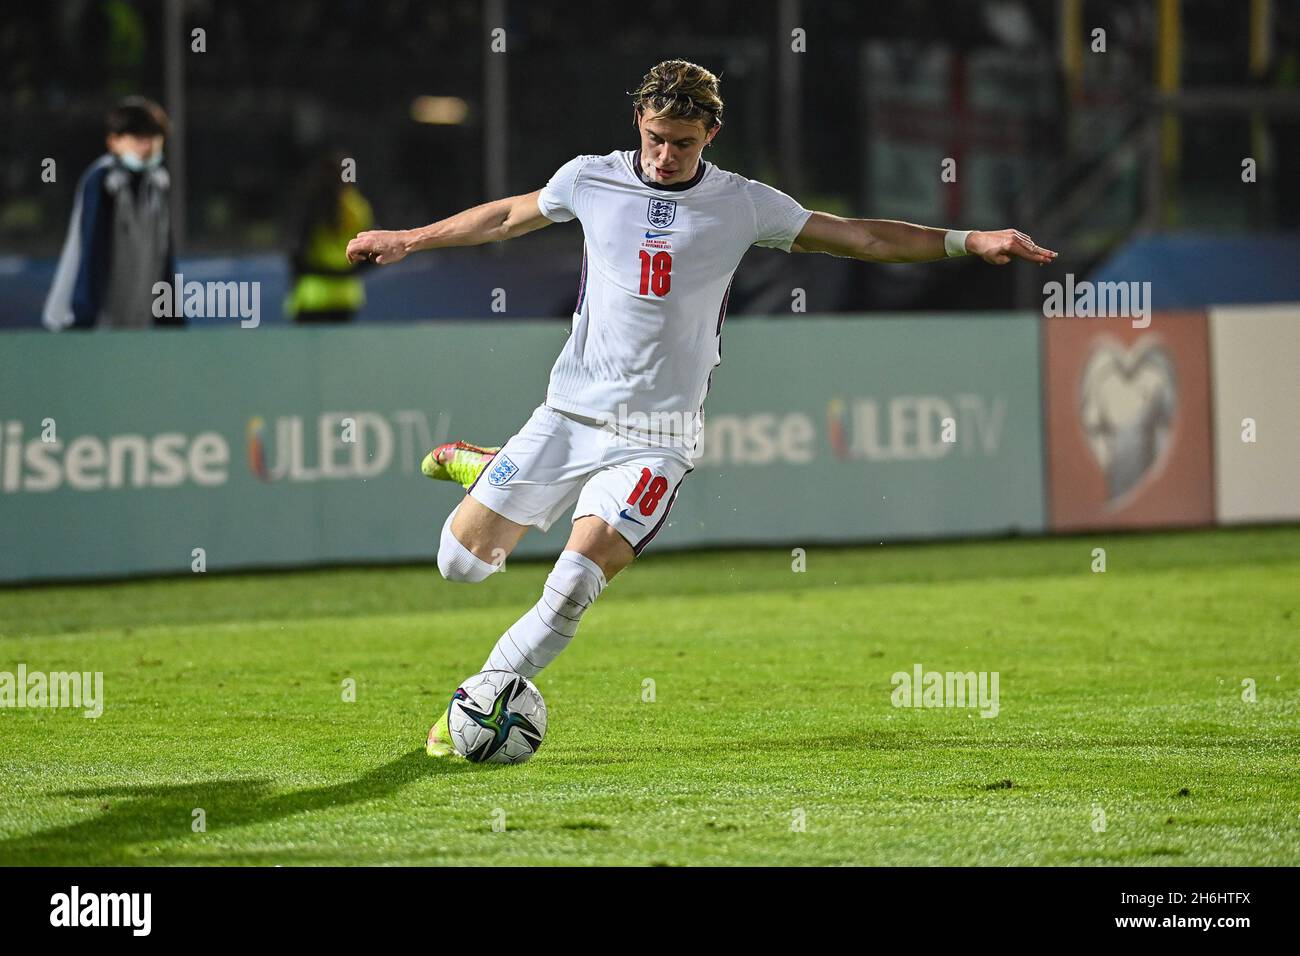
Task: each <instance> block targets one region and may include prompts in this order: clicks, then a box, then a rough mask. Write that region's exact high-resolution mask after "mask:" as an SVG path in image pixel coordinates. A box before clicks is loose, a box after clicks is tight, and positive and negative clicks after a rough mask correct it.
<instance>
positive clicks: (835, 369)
mask: <svg viewBox="0 0 1300 956" xmlns="http://www.w3.org/2000/svg"><path fill="white" fill-rule="evenodd" d="M1298 320H1300V308H1297V307H1295V306H1291V307H1280V308H1276V309H1264V308H1258V307H1252V308H1249V309H1237V310H1215V312H1214V313H1213V314H1212V315H1211V316H1210V318H1209V319H1208V320H1207V317H1206V316H1205V315H1204V314H1203V313H1199V312H1197V313H1178V314H1171V313H1157V315H1156V316H1155V320H1154V321H1153V322H1152V323H1151V325H1150V327H1149V328H1147V329H1134V328H1132V325H1131V323H1129V322H1127V321H1125V320H1112V319H1065V320H1063V319H1043V318H1041V317H1039V316H1036V315H1032V314H1029V313H1018V314H1005V315H1000V314H999V315H993V314H976V315H945V316H942V317H914V316H907V317H870V318H862V317H842V316H836V317H819V316H809V317H806V318H803V317H801V318H798V319H783V320H777V319H751V320H748V321H742V322H737V321H735V320H734V319H733V321H732V322H731V323H729V324H728V330H727V333H726V336H725V341H724V343H723V363H722V366H721V367H720V368H719V369H718V371H717V373H716V374H715V376H714V381H713V386H712V389H711V391H710V394H709V398H708V409H707V412H706V416H705V433H704V440H703V443H702V448H701V454H700V455H699V457H698V458H697V459H696V461H695V467H694V469H693V470H692V471H691V472H689V473H688V475H687V477H686V478H685V479H684V481H683V487H682V492H681V494H680V495H679V496H678V498H677V500H676V503H675V505H674V506H673V509H672V512H671V515H670V516H669V518H668V519H667V522H666V523H665V525H664V527H663V529H662V531H661V533H659V534H658V535H657V537H656V538H655V542H654V544H653V545H652V552H653V551H666V550H672V549H680V548H692V547H706V546H726V545H745V544H781V545H783V546H789V547H797V546H807V545H812V544H819V543H846V544H847V543H862V542H871V541H885V540H899V539H919V538H938V537H961V536H974V535H995V534H1005V533H1020V534H1038V533H1043V532H1044V531H1048V530H1062V531H1065V530H1076V529H1099V528H1110V527H1126V528H1127V527H1166V526H1174V525H1189V524H1193V525H1194V524H1205V523H1210V522H1211V521H1213V520H1214V516H1215V513H1216V512H1215V502H1216V500H1217V502H1218V509H1219V511H1218V513H1219V514H1220V515H1221V516H1222V519H1223V520H1225V521H1243V520H1276V519H1283V520H1286V519H1293V518H1296V517H1300V495H1298V494H1297V493H1296V475H1297V474H1300V469H1298V468H1297V467H1296V466H1297V462H1298V460H1300V435H1298V431H1297V428H1296V426H1295V424H1294V422H1293V421H1291V420H1290V419H1291V418H1292V417H1293V416H1294V413H1295V409H1296V408H1297V407H1298V406H1297V402H1296V388H1297V386H1296V376H1295V374H1294V360H1295V357H1296V355H1297V354H1300V344H1298V343H1297V329H1300V321H1298ZM567 333H568V330H567V327H566V326H565V325H563V324H560V323H556V324H551V323H538V322H531V321H525V322H517V321H478V322H465V323H459V322H452V323H448V322H437V323H420V324H411V325H394V326H386V327H379V326H358V327H351V328H331V329H312V328H303V329H292V328H259V329H248V330H241V329H238V328H237V327H232V328H231V329H229V330H208V331H202V332H188V333H166V332H160V333H134V334H133V333H90V334H80V335H77V334H64V335H57V336H55V335H48V334H44V333H28V332H15V333H11V334H9V335H6V336H4V338H3V339H0V341H2V342H3V343H4V346H5V347H4V349H3V350H2V351H0V528H3V546H0V580H3V581H27V580H41V579H59V578H93V577H119V576H127V575H134V574H143V573H151V574H157V573H163V574H166V573H177V574H179V573H189V572H192V571H195V570H198V569H204V570H208V571H218V570H230V569H254V568H265V567H283V566H306V565H318V564H328V563H349V562H363V563H364V562H387V561H431V560H432V559H433V557H434V555H435V553H436V550H437V542H438V535H439V531H440V529H441V527H442V523H443V520H444V518H445V516H446V514H447V513H448V511H449V510H450V509H451V508H452V507H454V506H455V504H456V502H457V501H458V500H459V498H460V492H459V490H458V489H457V488H455V487H454V486H452V485H448V484H444V483H438V484H434V483H431V482H429V481H428V480H427V479H425V478H423V477H422V476H421V475H420V473H419V462H420V459H421V458H422V457H423V455H424V454H425V452H426V451H427V450H428V449H429V448H430V447H432V446H434V445H435V444H438V443H440V442H442V441H445V440H450V439H453V438H458V437H464V438H467V439H469V440H472V441H477V442H490V443H496V442H501V441H504V440H505V439H506V438H508V437H509V436H510V435H511V434H513V433H514V432H515V431H516V430H517V429H518V428H519V427H520V426H521V425H522V424H523V423H524V421H525V420H526V419H527V418H528V416H529V414H530V413H531V412H532V410H533V408H535V407H536V406H537V405H538V404H540V403H541V402H542V401H543V400H544V397H545V393H546V382H547V377H548V374H549V371H550V366H551V363H552V361H553V359H554V356H555V355H556V354H558V352H559V350H560V348H561V347H562V346H563V344H564V341H565V338H566V335H567ZM1211 368H1213V371H1214V375H1213V376H1211V374H1210V372H1211ZM1212 383H1213V385H1214V387H1213V389H1212V388H1211V385H1212ZM1252 417H1253V418H1254V419H1256V420H1257V421H1258V422H1259V427H1260V436H1261V437H1260V439H1259V442H1258V443H1249V442H1246V441H1243V440H1242V438H1241V435H1242V431H1243V426H1242V420H1243V419H1246V418H1252ZM349 439H351V440H349ZM1049 492H1050V493H1049ZM568 527H569V522H568V521H567V520H561V521H557V522H556V524H555V525H554V526H553V527H552V528H551V530H550V531H549V532H547V533H546V534H541V533H539V532H537V531H533V532H530V533H529V534H528V535H526V536H525V537H524V539H523V541H522V542H521V544H520V546H519V548H518V549H517V550H516V552H515V554H516V555H518V556H520V557H530V556H542V555H553V554H555V553H557V552H558V551H559V550H560V549H561V548H562V547H563V544H564V541H565V540H566V536H567V534H568Z"/></svg>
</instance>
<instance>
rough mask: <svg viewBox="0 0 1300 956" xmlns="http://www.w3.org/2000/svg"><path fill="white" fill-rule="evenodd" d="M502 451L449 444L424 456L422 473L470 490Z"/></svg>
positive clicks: (460, 443)
mask: <svg viewBox="0 0 1300 956" xmlns="http://www.w3.org/2000/svg"><path fill="white" fill-rule="evenodd" d="M500 450H501V448H500V446H498V447H496V448H484V447H483V446H481V445H471V444H470V443H469V442H465V441H454V442H448V443H447V444H445V445H439V446H438V447H437V448H435V449H434V450H433V451H431V452H429V454H427V455H425V456H424V461H422V462H420V471H421V472H423V473H424V476H425V477H426V478H432V479H434V480H435V481H455V482H458V483H459V484H460V485H461V486H462V487H464V488H468V487H469V486H470V485H472V484H474V482H475V480H477V478H478V476H479V474H480V473H481V472H482V471H483V469H484V468H485V467H487V463H488V462H490V461H491V460H492V456H493V455H495V454H496V453H497V452H499V451H500Z"/></svg>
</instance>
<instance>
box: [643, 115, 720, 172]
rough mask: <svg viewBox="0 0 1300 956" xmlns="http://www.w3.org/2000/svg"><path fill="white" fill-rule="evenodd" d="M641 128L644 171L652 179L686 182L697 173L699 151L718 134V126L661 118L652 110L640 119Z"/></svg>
mask: <svg viewBox="0 0 1300 956" xmlns="http://www.w3.org/2000/svg"><path fill="white" fill-rule="evenodd" d="M637 127H638V128H639V129H640V130H641V172H642V173H643V174H644V175H645V177H646V179H649V180H650V181H651V182H656V183H663V184H664V185H665V186H668V185H672V184H673V183H682V182H686V181H687V180H688V179H690V178H691V177H692V176H694V175H695V167H696V165H697V164H698V163H699V161H700V153H701V152H703V150H704V147H705V145H706V144H707V143H710V142H712V140H713V137H714V136H716V135H718V131H717V129H713V130H710V131H709V132H708V133H705V131H704V124H703V123H702V122H699V121H696V122H693V123H687V122H683V121H682V120H674V119H660V118H656V117H655V116H654V115H653V114H648V115H644V116H642V117H641V118H640V119H639V120H638V121H637Z"/></svg>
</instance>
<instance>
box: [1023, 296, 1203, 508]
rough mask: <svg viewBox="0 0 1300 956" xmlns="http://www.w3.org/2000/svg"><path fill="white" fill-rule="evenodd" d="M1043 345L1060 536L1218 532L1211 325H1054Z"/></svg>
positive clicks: (1197, 320) (1183, 321)
mask: <svg viewBox="0 0 1300 956" xmlns="http://www.w3.org/2000/svg"><path fill="white" fill-rule="evenodd" d="M1043 341H1044V349H1045V371H1046V374H1045V376H1044V378H1045V386H1044V387H1045V389H1046V393H1047V395H1046V404H1047V454H1048V468H1047V476H1048V501H1049V513H1050V522H1049V524H1050V526H1051V528H1053V529H1054V530H1057V531H1073V530H1086V529H1090V528H1148V527H1161V526H1171V525H1202V524H1209V523H1210V522H1211V521H1213V518H1214V482H1213V468H1212V460H1211V437H1210V373H1209V338H1208V334H1207V322H1206V318H1205V315H1204V313H1201V312H1160V313H1156V314H1155V316H1154V317H1153V319H1152V321H1151V324H1150V326H1149V327H1148V328H1145V329H1138V328H1134V327H1133V322H1132V320H1131V319H1128V318H1058V319H1044V320H1043Z"/></svg>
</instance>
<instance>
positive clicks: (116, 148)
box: [108, 133, 163, 163]
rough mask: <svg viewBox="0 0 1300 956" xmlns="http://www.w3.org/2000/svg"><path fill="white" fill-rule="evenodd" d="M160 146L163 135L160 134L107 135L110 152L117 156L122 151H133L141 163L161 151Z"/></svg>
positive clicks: (161, 145) (161, 146)
mask: <svg viewBox="0 0 1300 956" xmlns="http://www.w3.org/2000/svg"><path fill="white" fill-rule="evenodd" d="M162 148H163V137H161V136H139V135H137V134H135V133H110V134H109V136H108V151H109V152H110V153H113V154H114V155H117V156H121V155H122V154H123V153H134V154H135V156H136V158H137V159H139V160H140V161H141V162H142V163H143V162H148V161H149V160H151V159H153V157H154V156H155V155H156V154H158V153H160V152H162Z"/></svg>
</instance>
